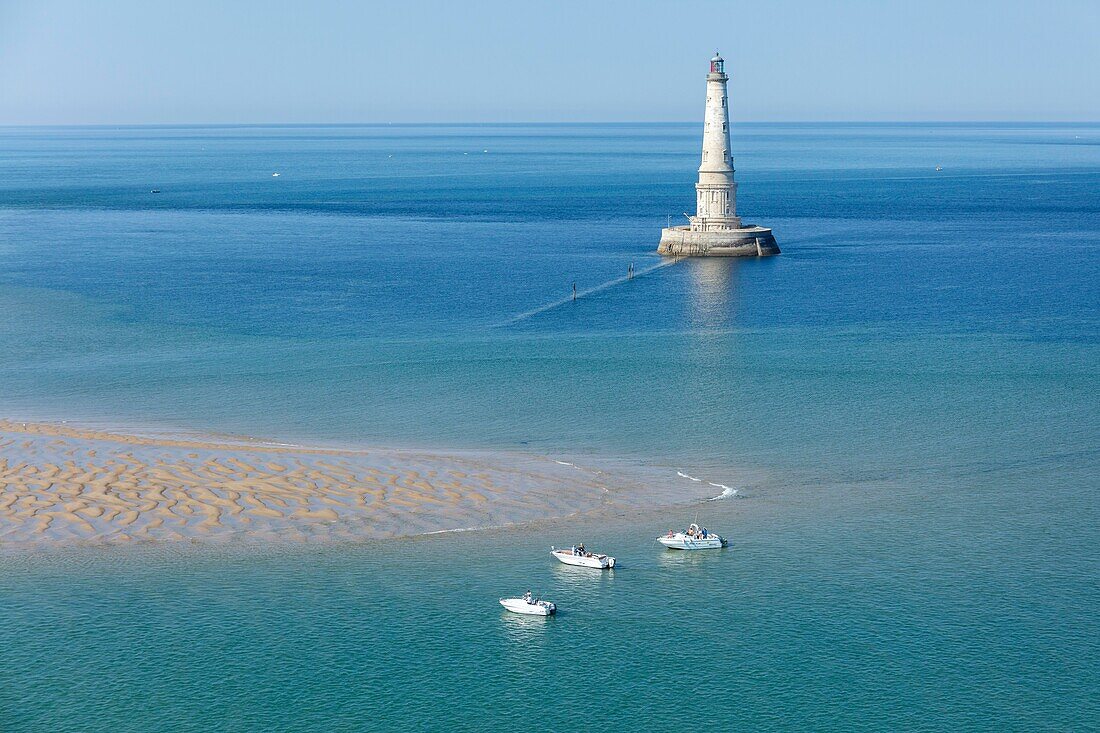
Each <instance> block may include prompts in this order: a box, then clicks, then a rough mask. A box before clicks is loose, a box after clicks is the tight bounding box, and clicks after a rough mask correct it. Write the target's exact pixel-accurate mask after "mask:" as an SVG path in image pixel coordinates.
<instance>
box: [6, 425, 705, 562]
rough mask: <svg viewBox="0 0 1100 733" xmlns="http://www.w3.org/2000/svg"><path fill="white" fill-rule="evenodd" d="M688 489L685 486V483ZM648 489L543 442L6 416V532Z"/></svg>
mask: <svg viewBox="0 0 1100 733" xmlns="http://www.w3.org/2000/svg"><path fill="white" fill-rule="evenodd" d="M679 498H686V497H679ZM636 500H642V501H645V502H647V503H650V502H652V501H653V492H652V489H651V487H650V486H649V482H647V481H646V480H645V479H644V477H643V476H642V475H641V474H638V475H632V476H627V475H615V474H611V473H608V472H606V471H602V470H598V469H594V468H593V469H588V468H584V467H578V466H574V465H572V464H570V463H566V462H562V461H559V460H555V459H551V458H549V457H545V456H536V455H528V454H513V453H507V452H499V453H491V452H454V453H448V452H423V451H413V450H395V449H370V450H336V449H322V448H302V447H295V446H284V445H278V444H268V443H260V442H256V441H251V440H234V439H229V438H210V439H205V438H203V439H186V438H177V437H157V436H150V435H134V434H123V433H114V432H106V431H102V430H91V429H81V428H74V427H70V426H68V425H57V424H48V423H21V422H13V421H6V420H0V542H2V543H5V544H38V543H50V544H56V543H63V544H74V543H76V544H80V543H91V544H98V543H126V542H133V541H142V540H144V541H166V540H175V541H179V540H210V541H218V540H229V539H233V538H253V539H278V540H287V541H310V540H355V539H378V538H387V537H400V536H408V535H416V534H424V533H429V532H440V531H448V530H461V529H471V528H481V527H490V526H503V525H508V524H515V523H520V522H525V521H531V520H536V519H545V518H553V517H565V516H569V515H573V514H584V513H593V512H596V511H598V510H600V509H601V508H606V507H608V506H612V505H614V504H616V503H617V502H622V503H623V504H625V505H629V504H630V503H631V502H634V501H636Z"/></svg>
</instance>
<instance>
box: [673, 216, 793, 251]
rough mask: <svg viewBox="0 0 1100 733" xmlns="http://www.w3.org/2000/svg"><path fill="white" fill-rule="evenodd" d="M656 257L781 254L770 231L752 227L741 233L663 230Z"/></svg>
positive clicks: (683, 229) (734, 231)
mask: <svg viewBox="0 0 1100 733" xmlns="http://www.w3.org/2000/svg"><path fill="white" fill-rule="evenodd" d="M657 254H662V255H669V256H672V257H766V256H768V255H777V254H779V245H778V244H776V242H775V237H774V236H773V235H772V230H771V229H766V228H765V227H758V226H752V225H751V224H750V225H749V226H746V227H742V228H741V229H708V230H695V231H693V230H692V228H691V227H669V228H667V229H662V230H661V243H660V244H659V245H658V246H657Z"/></svg>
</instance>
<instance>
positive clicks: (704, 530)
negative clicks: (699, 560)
mask: <svg viewBox="0 0 1100 733" xmlns="http://www.w3.org/2000/svg"><path fill="white" fill-rule="evenodd" d="M706 538H707V528H706V527H703V539H704V540H705V539H706Z"/></svg>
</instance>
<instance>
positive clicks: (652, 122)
mask: <svg viewBox="0 0 1100 733" xmlns="http://www.w3.org/2000/svg"><path fill="white" fill-rule="evenodd" d="M702 124H703V123H702V122H700V121H699V120H694V119H693V120H578V121H560V120H559V121H542V120H525V121H508V122H505V121H491V120H490V121H476V122H475V121H448V122H418V121H400V122H398V121H393V122H389V121H387V122H377V121H375V122H28V123H0V129H19V128H110V127H165V128H171V127H483V126H510V127H524V126H552V125H557V126H567V125H577V126H580V125H700V126H701V125H702ZM731 125H1100V120H1057V119H1055V120H1003V119H983V120H978V119H975V120H934V119H927V120H740V121H731Z"/></svg>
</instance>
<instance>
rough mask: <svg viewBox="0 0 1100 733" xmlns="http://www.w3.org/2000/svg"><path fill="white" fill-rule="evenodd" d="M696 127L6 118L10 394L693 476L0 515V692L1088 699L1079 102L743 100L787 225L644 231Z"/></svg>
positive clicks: (607, 711) (486, 720)
mask: <svg viewBox="0 0 1100 733" xmlns="http://www.w3.org/2000/svg"><path fill="white" fill-rule="evenodd" d="M700 138H701V130H700V126H699V125H698V124H679V123H676V124H672V123H670V124H559V125H542V124H531V125H396V124H395V125H349V126H221V127H219V126H193V127H34V128H32V127H11V128H0V417H4V418H9V419H17V420H27V421H29V420H35V421H52V422H59V421H62V420H65V421H69V422H72V423H75V424H80V425H89V426H98V427H109V428H112V429H116V430H134V431H139V430H170V431H193V432H195V433H201V434H226V435H247V436H254V437H258V438H262V439H265V440H273V441H282V442H286V443H294V444H305V445H325V446H328V445H333V446H351V447H356V446H387V447H400V448H417V449H419V448H424V449H431V448H439V449H446V450H454V449H463V450H464V449H477V450H487V451H494V452H498V453H499V454H500V455H501V456H507V455H510V454H516V453H522V454H534V455H539V456H548V457H550V458H553V459H554V460H560V461H563V462H572V463H576V464H577V465H586V464H589V463H591V464H600V465H602V464H603V463H604V462H606V461H615V462H620V463H622V464H624V465H625V464H633V465H637V466H644V467H647V469H654V470H656V474H655V475H659V476H664V477H667V478H665V479H659V480H665V481H667V487H666V488H667V489H669V490H670V491H678V490H680V489H682V490H683V491H684V492H685V496H688V495H690V496H697V495H698V493H699V491H698V489H699V486H700V484H702V485H704V486H705V485H709V486H710V487H711V488H713V496H714V498H715V500H713V501H695V500H692V501H686V500H685V501H684V502H681V503H678V504H676V505H675V506H673V507H663V508H660V507H653V506H648V505H645V504H644V503H639V505H638V506H636V507H627V508H620V509H616V510H615V511H614V512H612V513H610V514H607V515H603V516H599V517H591V516H585V517H575V518H567V519H554V520H549V519H548V520H546V521H540V522H535V523H531V524H527V525H523V526H506V527H483V528H456V529H470V531H463V532H448V533H442V534H435V535H428V536H423V537H415V538H411V539H404V540H392V541H386V542H380V541H363V542H339V543H327V544H325V543H323V544H293V543H290V544H285V545H283V544H248V543H242V544H241V545H240V546H233V545H229V546H227V545H224V544H220V545H217V546H206V545H204V544H203V543H201V542H199V543H165V544H153V545H149V544H142V545H134V546H128V547H93V548H89V547H57V548H53V549H41V548H40V549H38V550H36V551H34V552H26V551H15V550H11V549H10V548H9V549H5V548H3V547H0V730H3V731H5V733H10V732H14V731H113V732H114V731H150V730H157V731H261V730H262V731H373V730H385V731H389V730H406V731H409V730H413V731H417V730H451V731H465V730H470V731H482V730H493V729H497V730H500V729H509V728H511V729H522V730H537V731H564V730H572V731H585V730H593V731H604V730H612V729H620V730H655V729H659V728H674V729H675V728H685V729H699V728H703V729H718V728H722V729H728V730H822V731H825V730H836V731H854V730H868V731H879V730H976V731H1005V730H1020V731H1036V730H1051V731H1082V730H1097V729H1100V496H1098V492H1100V124H1088V123H1075V124H1068V123H1067V124H1040V123H1027V124H1023V123H1021V124H1001V123H997V124H992V123H988V124H987V123H967V124H930V123H929V124H925V123H921V124H840V123H836V124H809V123H807V124H763V123H759V124H748V123H744V124H735V125H734V127H733V152H734V158H735V166H736V168H737V180H738V184H739V188H738V197H737V207H738V212H739V214H741V215H742V217H743V218H744V219H745V221H746V222H750V223H754V224H760V225H764V226H769V227H772V228H773V229H774V231H775V235H776V239H777V240H778V243H779V245H780V247H781V248H782V250H783V254H781V255H780V256H777V257H771V258H762V259H756V258H753V259H733V260H726V259H682V260H670V259H662V258H661V257H659V256H658V255H656V254H655V249H656V245H657V242H658V239H659V237H660V229H661V228H662V227H665V226H668V225H669V224H670V223H671V224H673V225H677V224H682V223H684V221H685V220H684V212H690V211H691V210H692V209H693V206H694V191H693V184H694V181H695V176H696V173H695V171H696V168H697V167H698V162H699V161H698V156H699V153H698V151H699V145H700ZM631 271H632V272H633V273H634V276H633V277H628V273H630V272H631ZM574 288H575V292H576V294H577V295H576V297H575V298H574ZM709 491H710V488H708V489H707V492H708V493H709ZM696 520H698V521H699V522H700V523H701V524H706V525H707V526H708V527H709V528H710V529H711V530H714V531H719V532H721V533H722V534H723V535H725V536H726V537H727V538H728V539H729V541H730V546H729V547H728V548H727V549H726V550H723V551H720V552H706V553H688V554H684V553H676V552H673V551H666V550H663V549H662V548H661V547H660V546H659V545H657V544H656V543H655V542H654V537H656V536H657V535H658V534H663V533H664V532H665V531H667V530H668V529H669V528H673V527H676V528H680V527H683V526H684V525H686V524H687V523H689V522H692V521H696ZM578 541H584V542H586V543H587V544H588V545H589V546H590V547H594V548H596V549H599V550H603V551H608V552H611V553H612V554H614V555H615V556H616V557H617V558H618V564H617V566H616V569H615V570H613V571H608V572H604V573H598V572H593V571H586V570H583V569H575V568H567V567H564V566H560V565H558V564H557V563H555V562H554V561H553V560H552V559H551V558H550V556H549V554H548V553H549V549H550V546H551V545H557V546H562V545H566V546H568V545H570V544H572V543H574V542H578ZM528 588H530V589H532V590H534V591H535V592H536V593H538V594H542V595H543V596H544V597H546V598H548V599H550V600H553V601H555V602H556V603H557V605H558V607H559V609H560V611H559V614H558V615H557V616H556V617H554V618H550V619H535V618H522V617H510V616H509V615H508V614H506V613H505V612H503V610H502V609H501V608H500V606H499V605H498V603H497V600H498V598H500V597H502V596H510V595H518V594H520V593H522V592H523V591H524V590H526V589H528Z"/></svg>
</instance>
